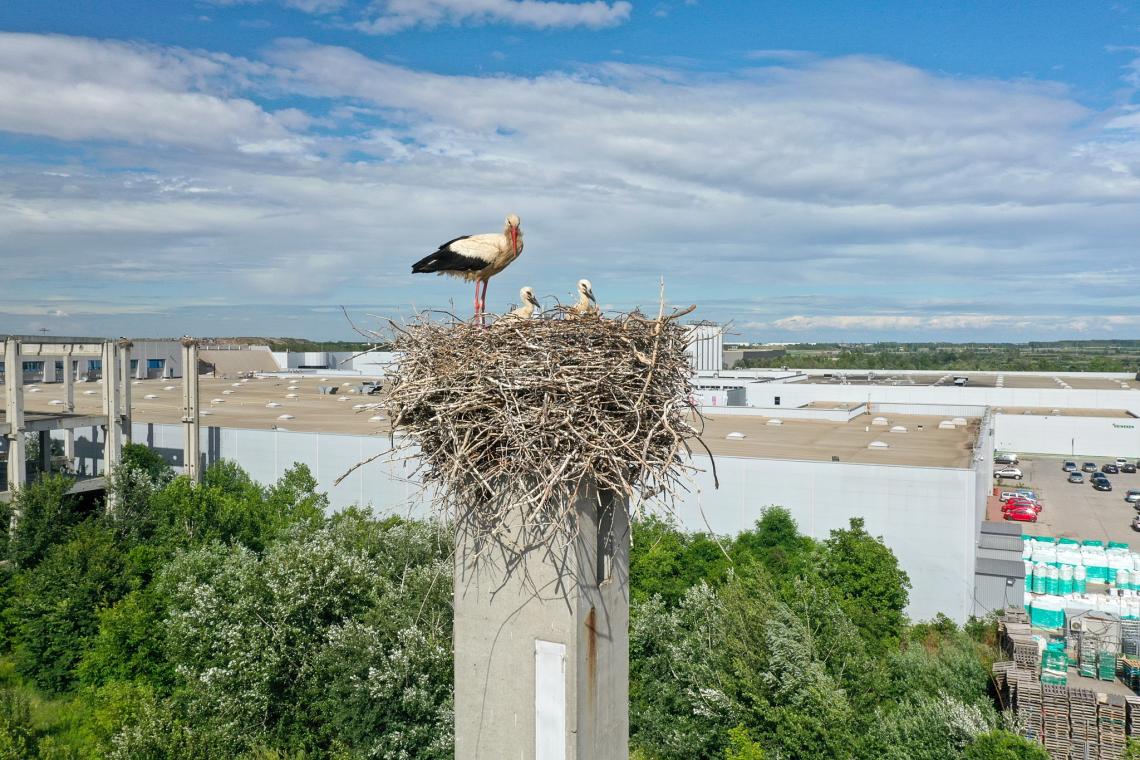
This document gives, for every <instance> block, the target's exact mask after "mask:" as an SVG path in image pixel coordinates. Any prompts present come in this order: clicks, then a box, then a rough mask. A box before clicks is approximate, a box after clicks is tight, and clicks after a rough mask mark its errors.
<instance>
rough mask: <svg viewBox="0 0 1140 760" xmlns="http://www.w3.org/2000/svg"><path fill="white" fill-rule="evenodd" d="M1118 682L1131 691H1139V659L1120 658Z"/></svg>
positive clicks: (1127, 656) (1126, 656)
mask: <svg viewBox="0 0 1140 760" xmlns="http://www.w3.org/2000/svg"><path fill="white" fill-rule="evenodd" d="M1120 680H1121V681H1123V682H1124V685H1125V686H1127V687H1128V688H1129V689H1132V690H1133V691H1137V690H1140V657H1131V656H1129V655H1125V656H1124V657H1121V658H1120Z"/></svg>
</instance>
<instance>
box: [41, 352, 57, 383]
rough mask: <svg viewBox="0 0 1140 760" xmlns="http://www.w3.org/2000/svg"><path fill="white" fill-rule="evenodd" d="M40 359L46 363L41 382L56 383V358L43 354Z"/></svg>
mask: <svg viewBox="0 0 1140 760" xmlns="http://www.w3.org/2000/svg"><path fill="white" fill-rule="evenodd" d="M40 358H41V359H43V362H44V371H43V376H42V378H41V382H44V383H54V382H55V381H56V377H55V357H54V356H43V355H42V354H41V355H40Z"/></svg>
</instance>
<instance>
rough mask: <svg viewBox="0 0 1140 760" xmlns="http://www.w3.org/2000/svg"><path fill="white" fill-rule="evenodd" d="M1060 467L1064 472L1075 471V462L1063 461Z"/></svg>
mask: <svg viewBox="0 0 1140 760" xmlns="http://www.w3.org/2000/svg"><path fill="white" fill-rule="evenodd" d="M1061 469H1062V470H1063V471H1065V472H1076V471H1077V463H1076V462H1065V463H1064V464H1063V465H1061Z"/></svg>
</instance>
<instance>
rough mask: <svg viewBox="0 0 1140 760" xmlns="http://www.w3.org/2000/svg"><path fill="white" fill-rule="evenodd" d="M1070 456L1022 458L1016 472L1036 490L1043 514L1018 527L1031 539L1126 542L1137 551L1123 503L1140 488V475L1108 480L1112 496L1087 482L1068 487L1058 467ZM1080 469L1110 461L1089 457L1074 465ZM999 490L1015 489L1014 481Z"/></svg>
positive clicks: (1138, 536)
mask: <svg viewBox="0 0 1140 760" xmlns="http://www.w3.org/2000/svg"><path fill="white" fill-rule="evenodd" d="M1066 459H1071V457H1034V458H1033V459H1026V458H1022V460H1021V463H1020V464H1019V465H1018V467H1020V468H1021V472H1022V474H1023V476H1024V478H1023V480H1022V483H1023V484H1024V485H1025V486H1026V487H1028V488H1032V489H1033V490H1035V491H1037V493H1038V496H1039V497H1040V498H1041V502H1042V504H1043V505H1044V509H1042V510H1041V514H1040V515H1038V516H1037V522H1035V523H1021V525H1022V529H1023V531H1024V532H1025V533H1026V534H1029V535H1041V536H1056V537H1058V538H1075V539H1080V540H1085V539H1093V540H1099V541H1124V542H1126V543H1129V544H1132V545H1133V548H1134V549H1135V548H1140V533H1137V532H1135V531H1133V530H1132V528H1131V526H1130V522H1131V521H1132V518H1133V516H1134V515H1135V514H1136V510H1135V509H1134V508H1133V507H1132V505H1131V504H1129V503H1128V502H1126V501H1124V494H1125V493H1127V492H1128V489H1129V488H1140V473H1136V474H1131V475H1128V474H1123V473H1122V474H1119V475H1109V476H1108V480H1109V482H1110V483H1112V490H1111V491H1097V490H1095V489H1093V487H1092V485H1091V484H1090V483H1089V474H1090V473H1085V482H1084V483H1082V484H1080V485H1077V484H1076V483H1070V482H1068V477H1069V473H1067V472H1064V471H1062V470H1061V465H1062V464H1063V463H1064V462H1065V460H1066ZM1075 461H1076V462H1077V466H1078V467H1079V466H1080V465H1081V464H1083V463H1084V462H1086V461H1095V462H1096V464H1097V467H1098V468H1099V467H1100V466H1101V465H1103V464H1105V463H1106V462H1108V461H1109V460H1108V459H1105V458H1100V459H1095V458H1088V457H1085V458H1083V459H1078V460H1075ZM1001 484H1002V487H1003V488H1014V487H1017V486H1016V485H1015V482H1014V481H1012V480H1004V481H1001Z"/></svg>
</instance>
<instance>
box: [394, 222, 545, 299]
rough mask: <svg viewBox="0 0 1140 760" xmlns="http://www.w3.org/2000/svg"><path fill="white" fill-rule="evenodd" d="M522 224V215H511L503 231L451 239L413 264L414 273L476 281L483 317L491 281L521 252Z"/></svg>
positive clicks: (476, 295)
mask: <svg viewBox="0 0 1140 760" xmlns="http://www.w3.org/2000/svg"><path fill="white" fill-rule="evenodd" d="M519 224H520V222H519V218H518V217H517V216H515V215H514V214H511V215H509V216H508V217H507V221H506V224H505V226H504V227H503V231H502V232H501V233H498V232H488V233H485V234H482V235H464V236H463V237H457V238H455V239H454V240H448V241H447V242H446V243H444V244H443V245H441V246H440V247H439V250H437V251H436V252H435V253H433V254H430V255H428V256H425V257H423V258H422V259H420V260H419V261H417V262H416V263H415V264H412V273H413V274H419V273H421V272H435V273H436V274H449V275H452V276H454V277H462V278H463V279H465V280H468V281H472V280H473V281H474V282H475V316H477V317H480V320H481V319H482V315H483V307H484V305H485V304H486V302H487V282H488V280H490V279H491V278H492V277H494V276H495V275H497V274H498V273H499V272H501V271H503V270H504V269H506V268H507V265H509V264H510V263H511V262H512V261H514V260H515V259H517V258H518V257H519V254H521V253H522V250H523V240H522V230H521V229H519ZM479 283H483V292H482V294H480V293H479Z"/></svg>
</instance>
